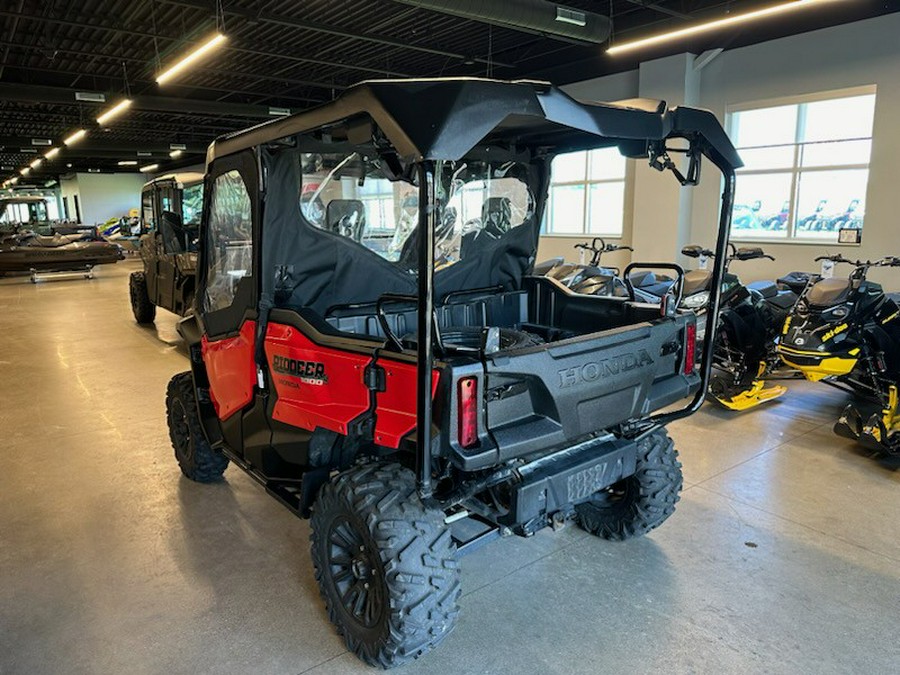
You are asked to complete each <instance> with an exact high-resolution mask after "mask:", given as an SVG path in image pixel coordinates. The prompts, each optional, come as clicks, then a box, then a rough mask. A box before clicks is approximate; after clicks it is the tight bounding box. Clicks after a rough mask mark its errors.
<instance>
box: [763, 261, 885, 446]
mask: <svg viewBox="0 0 900 675" xmlns="http://www.w3.org/2000/svg"><path fill="white" fill-rule="evenodd" d="M816 260H817V261H820V260H830V261H831V262H833V263H835V264H841V263H842V264H849V265H852V266H853V271H852V272H851V273H850V275H849V277H848V278H846V279H836V278H825V279H822V278H819V279H818V280H813V281H812V282H811V283H810V284H809V285H808V286H807V287H806V290H805V291H804V292H803V294H802V295H801V296H800V299H799V300H798V301H797V305H796V307H795V308H794V311H793V312H792V313H791V315H790V316H789V317H788V318H787V320H786V321H785V323H784V328H783V330H782V336H781V341H780V344H779V345H778V353H779V354H780V355H781V358H782V360H784V362H785V363H787V364H788V365H790V366H793V367H794V368H797V369H798V370H800V371H801V372H802V373H803V375H804V376H805V377H806V379H808V380H811V381H813V382H819V381H821V382H824V383H826V384H830V385H832V386H835V387H838V388H841V389H845V390H848V391H850V392H851V393H854V394H856V395H859V396H862V397H864V398H867V399H870V400H871V401H873V402H875V403H877V404H878V405H879V407H880V408H881V412H880V413H876V414H873V415H871V416H870V417H869V418H868V420H867V421H865V422H864V421H863V416H862V415H861V414H860V412H859V411H858V410H857V408H856V407H855V406H854V405H853V404H850V405H848V406H847V407H846V408H845V409H844V412H843V413H842V415H841V417H840V419H839V420H838V422H837V423H836V424H835V426H834V431H835V433H837V434H838V435H839V436H843V437H845V438H850V439H854V440H859V441H860V442H861V443H862V444H863V445H865V446H866V447H869V448H871V449H873V450H876V451H878V452H883V453H887V454H892V455H900V416H898V395H897V392H898V387H900V307H898V301H900V296H898V295H896V294H893V295H888V294H885V292H884V289H883V288H882V287H881V285H880V284H877V283H875V282H873V281H869V280H868V279H867V278H866V276H867V275H868V273H869V270H870V269H872V268H873V267H900V258H898V257H896V256H888V257H885V258H882V259H881V260H876V261H874V262H873V261H870V260H866V261H862V260H856V261H852V260H848V259H846V258H844V256H843V255H832V256H820V257H818V258H816Z"/></svg>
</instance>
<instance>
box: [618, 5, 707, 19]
mask: <svg viewBox="0 0 900 675" xmlns="http://www.w3.org/2000/svg"><path fill="white" fill-rule="evenodd" d="M626 2H630V3H631V4H632V5H637V6H638V7H643V8H644V9H652V10H653V11H655V12H659V13H660V14H667V15H668V16H674V17H675V18H676V19H681V20H683V21H690V20H691V19H693V18H694V17H692V16H691V15H690V14H685V13H684V12H679V11H676V10H674V9H669V8H668V7H663V6H662V5H658V4H656V3H655V2H647V0H626Z"/></svg>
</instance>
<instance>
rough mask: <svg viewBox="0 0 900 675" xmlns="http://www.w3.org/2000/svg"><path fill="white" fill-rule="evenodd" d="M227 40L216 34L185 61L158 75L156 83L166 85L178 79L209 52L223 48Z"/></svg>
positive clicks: (186, 57) (185, 58)
mask: <svg viewBox="0 0 900 675" xmlns="http://www.w3.org/2000/svg"><path fill="white" fill-rule="evenodd" d="M226 39H227V38H226V37H225V36H224V35H222V34H221V33H216V34H215V35H214V36H213V37H211V38H210V39H209V40H207V41H206V42H204V43H203V44H202V45H200V46H199V47H197V48H196V49H195V50H194V51H192V52H191V53H190V54H188V55H187V56H185V57H184V58H183V59H181V61H179V62H178V63H176V64H175V65H173V66H172V67H171V68H169V69H168V70H166V71H164V72H162V73H160V74H159V75H157V76H156V83H157V84H165V83H166V82H168V81H169V80H171V79H172V78H173V77H176V76H177V75H178V74H179V73H181V72H183V71H184V70H186V69H187V68H189V67H190V66H192V65H193V64H194V63H196V62H197V61H199V60H200V59H202V58H203V57H204V56H206V55H207V54H208V53H209V52H211V51H212V50H214V49H215V48H216V47H219V46H221V45H222V43H223V42H225V40H226Z"/></svg>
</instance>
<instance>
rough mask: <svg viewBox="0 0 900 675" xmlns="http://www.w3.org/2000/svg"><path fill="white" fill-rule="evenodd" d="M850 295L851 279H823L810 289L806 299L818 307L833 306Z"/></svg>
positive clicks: (844, 300)
mask: <svg viewBox="0 0 900 675" xmlns="http://www.w3.org/2000/svg"><path fill="white" fill-rule="evenodd" d="M849 297H850V280H849V279H822V281H820V282H819V283H817V284H816V285H815V286H813V287H812V288H811V289H809V293H807V294H806V301H807V302H808V303H809V304H810V305H815V306H816V307H832V306H834V305H837V304H840V303H842V302H846V301H847V298H849Z"/></svg>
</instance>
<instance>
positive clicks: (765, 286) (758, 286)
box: [747, 281, 778, 300]
mask: <svg viewBox="0 0 900 675" xmlns="http://www.w3.org/2000/svg"><path fill="white" fill-rule="evenodd" d="M747 288H749V289H750V290H751V291H757V292H758V293H759V294H760V295H761V296H763V297H764V298H765V299H766V300H769V299H770V298H774V297H775V296H776V295H778V286H776V285H775V282H774V281H753V282H751V283H749V284H747Z"/></svg>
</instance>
